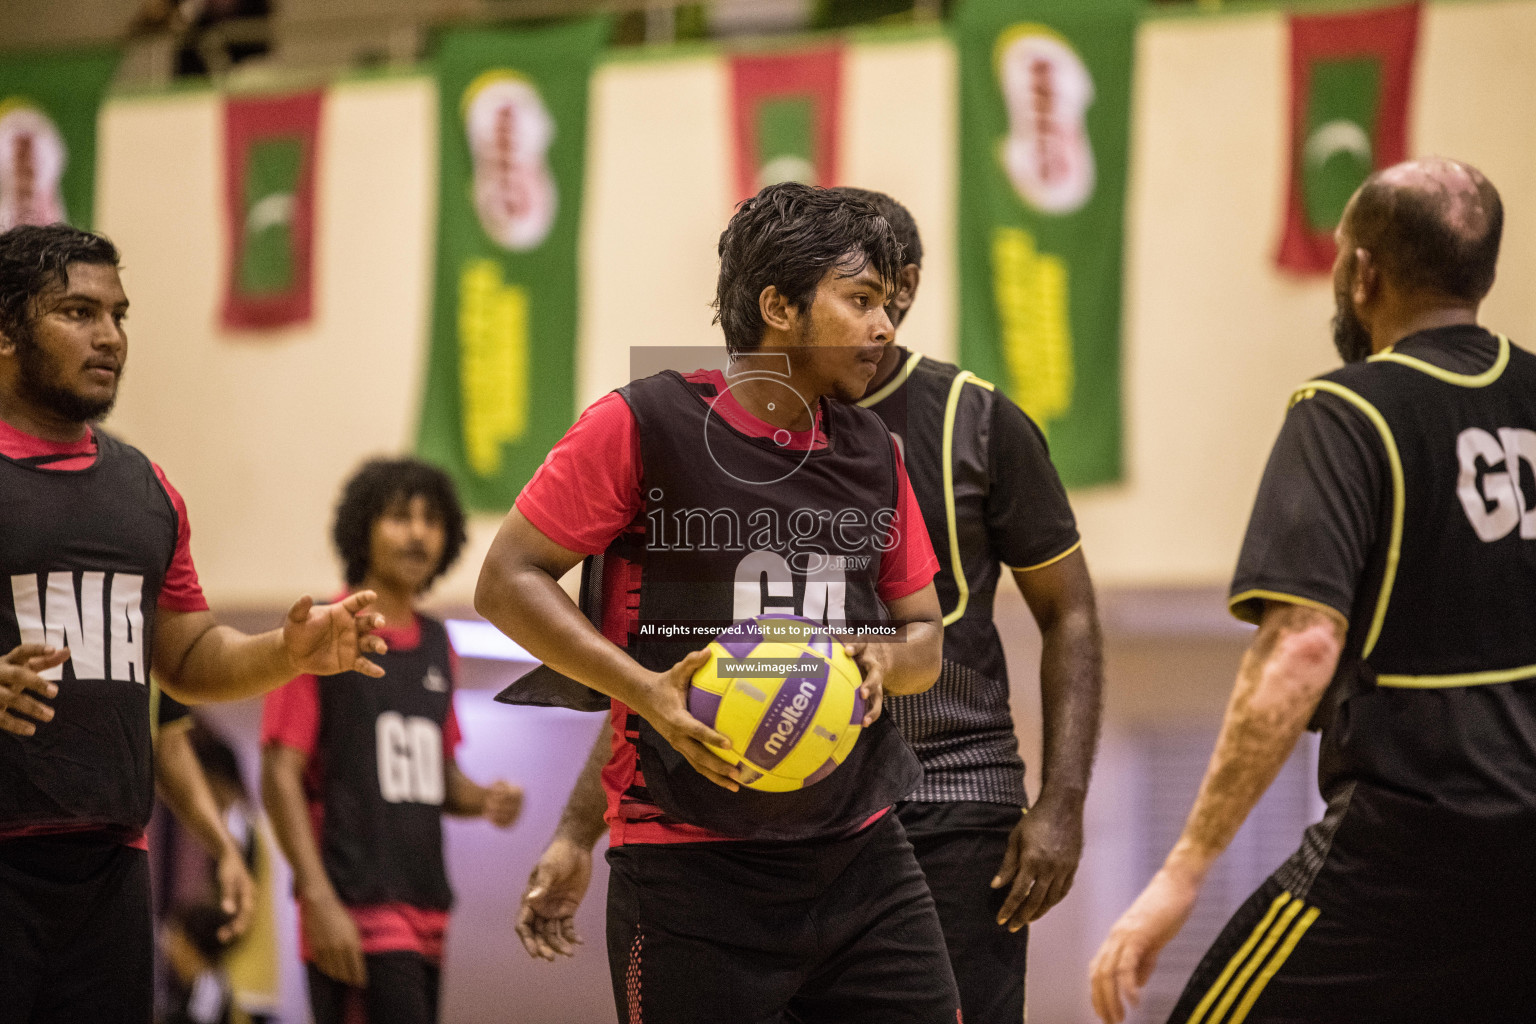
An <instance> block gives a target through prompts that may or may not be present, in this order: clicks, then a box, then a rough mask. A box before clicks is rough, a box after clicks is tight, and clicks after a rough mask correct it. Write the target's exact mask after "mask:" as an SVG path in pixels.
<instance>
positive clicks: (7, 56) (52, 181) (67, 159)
mask: <svg viewBox="0 0 1536 1024" xmlns="http://www.w3.org/2000/svg"><path fill="white" fill-rule="evenodd" d="M118 56H119V54H118V52H117V51H116V50H79V51H68V52H66V51H56V52H35V53H0V231H5V230H7V229H9V228H13V227H15V226H17V225H18V224H52V223H54V222H56V221H65V222H67V223H70V224H73V225H75V226H76V227H79V228H89V227H90V226H91V218H92V216H93V214H94V209H93V207H94V205H95V194H96V115H97V112H98V111H99V110H100V109H101V103H102V99H103V98H104V97H105V95H106V91H107V83H108V82H110V81H111V80H112V74H113V72H114V71H115V70H116V69H117V62H118Z"/></svg>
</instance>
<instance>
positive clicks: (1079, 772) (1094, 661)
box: [1039, 590, 1104, 813]
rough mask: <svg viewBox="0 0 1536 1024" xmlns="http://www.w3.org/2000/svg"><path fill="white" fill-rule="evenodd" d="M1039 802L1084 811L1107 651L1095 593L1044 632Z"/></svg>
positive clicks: (1101, 705) (1067, 610) (1066, 612)
mask: <svg viewBox="0 0 1536 1024" xmlns="http://www.w3.org/2000/svg"><path fill="white" fill-rule="evenodd" d="M1041 642H1042V646H1041V652H1040V710H1041V718H1042V728H1041V740H1042V750H1041V767H1040V798H1039V802H1040V803H1043V804H1046V805H1050V804H1053V803H1060V804H1063V805H1065V806H1066V807H1069V808H1071V809H1074V810H1075V811H1076V812H1077V813H1081V812H1082V808H1083V801H1084V799H1085V798H1086V797H1087V794H1088V780H1089V777H1090V776H1091V775H1092V773H1093V756H1094V751H1095V750H1096V749H1097V747H1098V742H1099V718H1100V716H1101V714H1102V711H1103V704H1104V697H1103V694H1104V650H1103V639H1102V637H1101V635H1100V632H1099V616H1098V611H1097V609H1096V608H1095V607H1094V603H1093V593H1092V591H1091V590H1089V591H1088V594H1087V599H1086V600H1085V601H1082V602H1079V603H1077V604H1076V605H1075V606H1073V607H1070V608H1067V609H1065V610H1064V611H1063V612H1062V613H1061V614H1059V615H1058V616H1056V618H1055V620H1054V621H1052V622H1051V623H1050V624H1049V625H1048V626H1046V627H1045V628H1044V629H1042V631H1041Z"/></svg>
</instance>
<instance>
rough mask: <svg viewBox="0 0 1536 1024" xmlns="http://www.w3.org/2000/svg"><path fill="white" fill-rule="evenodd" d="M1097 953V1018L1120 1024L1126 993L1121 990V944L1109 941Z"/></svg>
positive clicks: (1123, 1014) (1124, 952) (1123, 947)
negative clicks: (1108, 943)
mask: <svg viewBox="0 0 1536 1024" xmlns="http://www.w3.org/2000/svg"><path fill="white" fill-rule="evenodd" d="M1110 941H1111V942H1112V943H1113V945H1106V947H1105V949H1103V950H1101V951H1100V952H1099V957H1100V960H1099V968H1098V982H1099V984H1098V988H1097V993H1098V1005H1099V1016H1100V1018H1102V1019H1103V1020H1104V1021H1106V1022H1107V1024H1120V1022H1121V1021H1123V1020H1124V1019H1125V997H1126V993H1125V991H1123V990H1122V989H1121V986H1120V982H1121V975H1120V962H1121V960H1122V959H1123V958H1124V957H1125V955H1126V949H1125V946H1124V944H1123V943H1120V942H1114V940H1110Z"/></svg>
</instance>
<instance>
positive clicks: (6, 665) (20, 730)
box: [0, 644, 69, 736]
mask: <svg viewBox="0 0 1536 1024" xmlns="http://www.w3.org/2000/svg"><path fill="white" fill-rule="evenodd" d="M68 660H69V649H68V648H57V647H47V646H45V645H43V644H18V645H17V646H16V647H13V648H11V650H10V652H9V653H8V654H6V655H5V657H4V658H0V729H4V730H5V731H6V732H8V733H13V734H14V735H17V736H31V735H32V734H33V733H35V732H37V726H38V723H40V722H49V721H52V720H53V708H52V707H50V706H49V705H47V704H44V703H43V702H42V701H41V700H38V698H39V697H54V696H56V695H57V694H58V692H59V687H58V684H56V683H50V682H49V681H48V680H46V679H44V678H43V677H42V676H41V675H40V673H42V672H46V671H48V670H49V669H51V668H53V667H54V666H56V665H62V664H64V662H66V661H68Z"/></svg>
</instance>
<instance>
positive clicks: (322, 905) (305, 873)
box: [261, 743, 368, 988]
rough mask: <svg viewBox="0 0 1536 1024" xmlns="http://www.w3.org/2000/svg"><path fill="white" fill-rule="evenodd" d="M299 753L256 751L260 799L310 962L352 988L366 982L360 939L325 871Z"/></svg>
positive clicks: (272, 746) (274, 746)
mask: <svg viewBox="0 0 1536 1024" xmlns="http://www.w3.org/2000/svg"><path fill="white" fill-rule="evenodd" d="M307 761H308V758H306V757H305V756H304V753H303V752H302V751H299V750H295V749H294V748H292V747H289V746H284V745H283V744H281V743H269V744H267V745H266V746H265V747H264V748H263V749H262V752H261V799H262V803H263V804H264V805H265V806H266V809H267V817H268V818H269V819H270V820H271V822H272V831H273V833H274V834H275V835H276V836H277V844H278V846H280V847H282V850H283V855H284V856H285V857H287V858H288V863H289V864H290V865H291V866H292V868H293V895H294V899H296V900H298V902H299V903H300V904H301V905H302V906H303V908H304V914H303V922H304V929H305V932H306V933H307V934H306V936H305V937H306V938H307V939H308V940H309V945H310V948H311V949H312V950H314V956H315V966H316V967H318V968H320V970H321V971H323V972H325V973H326V974H327V975H329V976H330V977H332V978H335V979H336V980H337V981H340V982H344V983H345V984H348V985H351V986H353V987H355V988H362V987H363V986H365V985H367V984H368V970H367V967H366V965H365V963H364V961H363V941H362V937H361V936H360V935H359V934H358V931H357V925H356V924H355V923H354V922H353V920H352V916H351V915H350V914H348V913H347V909H346V907H344V906H342V903H341V898H340V897H339V896H337V895H336V889H335V887H333V886H332V885H331V880H330V877H329V876H327V875H326V873H325V863H324V861H323V860H322V859H321V857H320V847H319V844H317V843H316V842H315V833H314V830H313V828H311V826H310V821H309V805H308V802H307V800H306V799H305V796H304V766H305V764H306V763H307Z"/></svg>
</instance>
